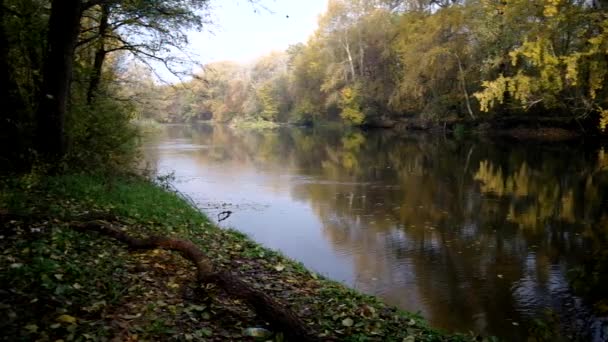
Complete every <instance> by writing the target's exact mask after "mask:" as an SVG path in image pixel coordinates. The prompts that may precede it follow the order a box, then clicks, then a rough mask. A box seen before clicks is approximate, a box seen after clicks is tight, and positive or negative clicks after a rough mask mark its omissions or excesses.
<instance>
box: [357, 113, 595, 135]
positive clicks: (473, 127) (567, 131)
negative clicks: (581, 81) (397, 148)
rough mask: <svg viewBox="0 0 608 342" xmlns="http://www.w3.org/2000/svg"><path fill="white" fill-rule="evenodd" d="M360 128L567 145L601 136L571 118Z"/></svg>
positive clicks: (375, 122) (387, 123)
mask: <svg viewBox="0 0 608 342" xmlns="http://www.w3.org/2000/svg"><path fill="white" fill-rule="evenodd" d="M363 127H367V128H381V129H395V130H399V131H412V130H413V131H432V132H441V133H450V134H454V135H462V134H465V133H467V132H468V133H474V134H477V135H481V136H497V137H506V138H514V139H517V140H537V141H566V140H572V139H577V138H581V137H583V136H585V137H588V136H598V137H601V136H603V135H604V133H603V132H601V131H600V130H599V129H598V127H599V126H598V123H596V122H593V121H592V120H589V119H581V120H577V119H575V118H572V117H567V118H559V117H555V118H553V117H534V116H531V117H498V118H497V117H485V118H478V119H475V120H471V119H464V118H456V117H452V118H446V119H442V120H436V119H425V118H420V117H412V118H401V119H399V120H383V119H372V120H370V121H369V122H367V123H366V124H365V125H364V126H363Z"/></svg>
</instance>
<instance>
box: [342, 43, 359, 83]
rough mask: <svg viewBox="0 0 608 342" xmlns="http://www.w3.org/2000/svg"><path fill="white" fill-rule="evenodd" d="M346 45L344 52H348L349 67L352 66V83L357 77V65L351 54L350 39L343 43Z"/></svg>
mask: <svg viewBox="0 0 608 342" xmlns="http://www.w3.org/2000/svg"><path fill="white" fill-rule="evenodd" d="M342 44H343V45H344V50H346V55H347V56H348V65H349V66H350V74H351V77H352V81H354V80H355V79H356V77H357V75H356V74H355V63H354V62H353V55H352V54H351V53H350V45H349V44H348V38H346V39H345V40H344V42H343V43H342Z"/></svg>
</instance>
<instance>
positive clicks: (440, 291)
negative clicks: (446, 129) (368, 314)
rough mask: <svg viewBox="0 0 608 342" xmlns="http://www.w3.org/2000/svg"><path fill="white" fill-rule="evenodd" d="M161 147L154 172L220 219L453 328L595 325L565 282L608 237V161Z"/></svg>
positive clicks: (317, 144)
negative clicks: (544, 320) (170, 176)
mask: <svg viewBox="0 0 608 342" xmlns="http://www.w3.org/2000/svg"><path fill="white" fill-rule="evenodd" d="M155 139H156V140H154V141H150V143H149V144H148V146H147V148H146V157H147V160H148V161H150V162H151V163H153V164H155V165H156V166H157V167H158V168H159V169H160V170H164V171H168V170H174V171H175V172H176V176H177V179H178V183H177V186H178V188H179V189H181V190H182V191H184V192H186V193H188V194H190V195H191V196H193V197H195V198H196V200H197V202H198V203H199V205H200V206H201V207H203V208H204V209H205V210H207V211H208V212H210V213H215V212H218V211H220V210H225V208H227V207H229V208H232V209H231V210H232V211H234V212H235V214H233V216H232V217H231V218H230V219H228V220H227V221H225V222H228V224H229V225H232V226H234V227H236V228H238V229H240V230H242V231H244V232H246V233H248V234H250V235H251V236H252V237H253V238H255V239H256V240H258V241H260V242H261V243H264V244H265V245H268V246H270V247H273V248H278V249H281V250H282V251H284V252H285V253H286V254H287V255H289V256H291V257H293V258H295V259H298V260H300V261H302V262H303V263H304V264H306V265H307V266H308V267H311V268H313V269H315V270H317V271H319V272H321V273H324V274H327V275H328V276H329V277H331V278H334V279H337V280H340V281H344V282H346V283H347V284H349V285H351V286H354V287H357V288H358V289H360V290H362V291H365V292H368V293H372V294H378V295H380V296H382V297H383V298H384V299H385V300H386V301H387V302H389V303H391V304H395V305H398V306H400V307H402V308H404V309H407V310H410V311H419V312H421V313H422V314H423V315H424V316H425V317H426V318H428V319H429V320H430V321H431V323H432V324H434V325H436V326H438V327H442V328H446V329H449V330H455V331H462V332H466V331H468V330H474V331H477V332H483V333H489V334H494V335H499V336H503V337H505V338H507V339H520V338H523V335H524V334H525V332H526V328H527V322H529V321H530V320H531V318H533V317H538V315H539V314H540V312H541V311H542V310H543V309H544V308H552V309H553V310H556V312H558V313H559V314H560V315H561V316H562V317H563V319H564V320H565V321H568V322H569V324H570V325H577V324H578V325H581V326H582V325H584V324H585V322H584V319H580V318H581V317H583V316H585V317H584V318H588V317H587V316H588V315H587V314H586V312H585V309H584V306H583V305H582V304H581V302H580V301H579V300H576V298H574V297H573V296H572V295H571V292H570V290H569V289H568V284H567V281H566V279H565V273H566V270H567V269H568V268H570V267H572V266H573V265H576V264H577V262H579V260H580V259H581V258H582V257H583V256H584V254H585V253H588V252H589V251H591V250H593V248H598V246H597V244H598V241H599V240H598V239H596V238H595V237H596V235H597V234H599V232H602V231H604V232H605V231H606V230H607V229H608V227H607V226H606V222H607V220H606V217H607V213H608V205H607V204H608V195H607V192H606V189H607V185H608V153H606V151H605V150H604V149H603V148H601V147H597V146H585V145H581V144H576V145H569V144H551V145H541V144H515V143H506V142H505V143H496V142H493V143H490V142H488V141H482V142H476V141H454V140H449V139H446V138H445V137H442V136H429V135H421V136H400V135H399V134H397V133H395V132H388V131H382V132H360V131H352V132H336V131H330V130H323V129H316V130H312V129H294V128H285V129H280V130H278V131H274V132H267V133H259V132H235V131H233V130H231V129H229V128H227V127H222V126H197V127H184V126H172V127H168V128H167V130H166V131H165V132H164V133H163V134H161V135H159V136H158V137H156V138H155ZM602 218H603V221H602ZM598 227H599V228H598ZM594 244H595V245H594ZM599 247H601V246H599ZM575 318H576V319H578V320H575ZM581 329H582V327H581Z"/></svg>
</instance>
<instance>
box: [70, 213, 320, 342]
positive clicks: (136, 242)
mask: <svg viewBox="0 0 608 342" xmlns="http://www.w3.org/2000/svg"><path fill="white" fill-rule="evenodd" d="M70 226H71V227H72V228H74V229H76V230H79V231H87V232H90V231H93V232H97V233H99V234H102V235H105V236H109V237H111V238H113V239H116V240H118V241H120V242H123V243H125V244H127V245H128V246H129V248H131V249H138V250H150V249H156V248H162V249H166V250H171V251H177V252H179V253H180V254H181V255H182V256H183V257H185V258H186V259H188V260H189V261H190V262H192V263H193V264H194V265H195V266H196V269H197V277H198V281H199V282H200V283H201V284H208V283H213V284H216V285H217V286H218V287H219V288H221V289H223V290H224V291H225V292H226V293H227V294H229V295H230V296H232V297H235V298H238V299H241V300H243V301H244V302H245V303H247V304H248V305H250V306H251V307H252V308H253V309H254V310H255V312H256V313H257V314H258V315H259V316H260V317H261V318H263V319H264V320H266V321H267V322H269V323H270V324H271V326H272V327H273V328H274V329H276V330H279V331H282V332H283V334H284V335H285V337H286V338H287V339H289V340H293V341H318V340H319V339H318V338H315V337H314V335H313V334H312V332H311V331H310V329H309V327H307V325H306V323H305V322H304V321H302V319H300V318H299V317H298V316H297V315H296V314H295V313H294V312H293V311H292V310H291V309H290V308H289V307H287V306H286V305H284V304H283V303H281V302H279V301H277V300H275V299H274V298H272V297H270V296H269V295H267V294H265V293H263V292H261V291H259V290H257V289H255V288H253V287H252V286H251V285H249V284H248V283H246V282H244V281H243V280H241V279H240V278H239V277H237V276H236V275H234V274H232V273H230V272H228V271H221V270H220V271H218V270H216V269H215V268H214V267H213V264H212V262H211V260H209V258H207V256H206V255H205V254H204V253H203V252H202V251H201V249H200V248H199V247H197V246H196V245H195V244H194V243H192V242H191V241H188V240H182V239H173V238H167V237H163V236H151V237H147V238H136V237H133V236H130V235H128V234H127V233H125V232H123V231H122V230H120V229H119V228H117V227H115V226H114V225H112V224H111V223H109V222H106V221H101V220H96V221H89V222H72V223H71V224H70Z"/></svg>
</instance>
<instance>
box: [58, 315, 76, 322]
mask: <svg viewBox="0 0 608 342" xmlns="http://www.w3.org/2000/svg"><path fill="white" fill-rule="evenodd" d="M57 321H58V322H61V323H69V324H75V323H76V317H74V316H70V315H61V316H59V317H57Z"/></svg>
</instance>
